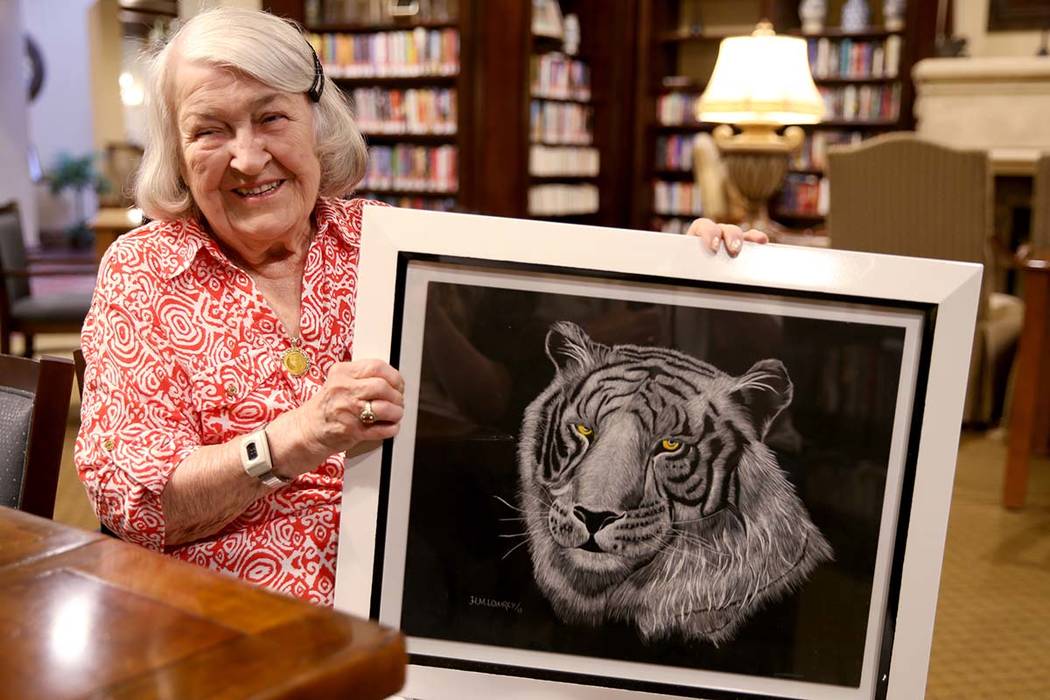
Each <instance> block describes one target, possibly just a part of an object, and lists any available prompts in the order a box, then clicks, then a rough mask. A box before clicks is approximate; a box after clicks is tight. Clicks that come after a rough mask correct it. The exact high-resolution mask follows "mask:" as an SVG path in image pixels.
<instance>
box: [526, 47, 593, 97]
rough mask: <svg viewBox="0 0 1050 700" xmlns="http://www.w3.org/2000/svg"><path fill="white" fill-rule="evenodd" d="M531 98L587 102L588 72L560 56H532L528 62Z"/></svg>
mask: <svg viewBox="0 0 1050 700" xmlns="http://www.w3.org/2000/svg"><path fill="white" fill-rule="evenodd" d="M530 73H531V85H532V95H533V97H550V98H554V99H562V100H584V101H585V100H589V99H591V69H590V68H589V67H588V66H587V64H586V63H584V62H583V61H577V60H575V59H572V58H569V57H568V56H566V55H564V54H560V53H545V54H539V55H536V56H532V58H531V63H530Z"/></svg>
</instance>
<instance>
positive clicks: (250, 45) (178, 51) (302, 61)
mask: <svg viewBox="0 0 1050 700" xmlns="http://www.w3.org/2000/svg"><path fill="white" fill-rule="evenodd" d="M173 57H177V58H176V59H175V60H180V59H181V60H186V61H194V62H199V63H207V64H210V65H213V66H220V67H223V68H229V69H233V70H236V71H239V72H240V73H243V74H245V75H247V76H250V77H251V78H254V79H255V80H258V81H259V82H261V83H263V84H264V85H266V86H268V87H271V88H273V89H275V90H279V91H281V92H288V93H306V91H307V90H309V89H310V86H311V85H312V84H313V82H314V72H315V71H314V56H313V53H312V50H311V48H310V44H309V42H308V41H307V39H306V36H305V35H304V34H303V33H302V32H301V31H300V29H299V28H298V26H297V25H295V24H294V23H293V22H290V21H287V20H283V19H280V18H278V17H275V16H273V15H271V14H269V13H266V12H261V11H256V10H243V9H235V8H216V9H212V10H206V11H204V12H202V13H200V14H198V15H196V16H195V17H193V18H192V19H190V20H189V21H188V22H186V24H185V25H183V26H182V27H181V28H180V29H179V30H178V31H177V32H176V33H175V34H174V35H173V36H172V37H171V38H170V39H169V40H168V41H167V42H166V43H165V44H164V45H163V46H162V47H161V48H160V50H159V51H157V52H156V53H155V54H154V56H153V57H152V59H150V62H149V66H148V78H147V82H146V99H145V103H146V143H145V153H144V154H143V157H142V166H141V168H140V169H139V173H138V177H137V178H136V182H135V199H136V201H137V203H138V206H139V207H141V208H142V210H143V211H144V212H145V213H146V215H147V216H149V217H150V218H152V219H178V218H185V217H191V216H196V215H197V208H196V205H195V204H194V202H193V197H192V196H191V195H190V191H189V188H188V187H187V186H186V184H185V183H184V182H183V180H182V176H181V174H180V163H181V162H182V155H181V150H180V145H179V133H178V129H177V127H176V124H175V111H176V109H175V105H174V104H172V97H173V95H174V90H173V86H172V78H173V75H174V64H175V60H173ZM322 80H323V81H324V85H323V92H322V94H321V100H320V101H319V102H317V103H316V104H314V103H311V104H312V107H313V110H314V126H315V133H316V143H315V153H316V155H317V159H318V160H319V161H320V163H321V183H320V188H319V189H320V192H319V194H321V195H324V196H333V197H337V196H341V195H344V194H346V193H347V192H349V191H350V190H352V189H353V188H354V186H355V185H356V184H357V183H358V182H359V181H360V180H361V178H362V177H363V176H364V173H365V167H366V163H367V160H368V151H367V150H366V148H365V141H364V138H363V137H362V136H361V132H360V131H358V129H357V126H356V125H355V123H354V119H353V113H352V111H351V109H350V102H349V100H347V98H346V96H345V95H344V94H343V93H342V92H340V91H339V90H338V89H337V88H336V86H335V85H334V84H333V83H332V82H331V81H330V80H329V79H328V78H327V76H325V77H323V78H322Z"/></svg>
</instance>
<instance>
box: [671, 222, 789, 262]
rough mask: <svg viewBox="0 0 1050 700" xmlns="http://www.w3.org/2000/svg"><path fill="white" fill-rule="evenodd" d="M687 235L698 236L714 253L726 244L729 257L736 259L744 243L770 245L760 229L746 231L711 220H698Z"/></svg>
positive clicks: (690, 227)
mask: <svg viewBox="0 0 1050 700" xmlns="http://www.w3.org/2000/svg"><path fill="white" fill-rule="evenodd" d="M686 235H689V236H696V237H697V238H699V239H700V240H702V241H703V244H704V247H705V248H707V249H708V250H710V251H711V252H712V253H717V252H718V249H719V248H720V247H721V246H722V244H723V243H724V244H725V248H726V252H727V253H729V257H731V258H735V257H736V256H737V255H739V253H740V251H741V250H742V249H743V247H744V241H750V242H751V243H769V236H767V235H766V234H764V233H762V232H761V231H759V230H758V229H754V228H753V229H749V230H747V231H745V230H744V229H742V228H740V227H739V226H734V225H733V224H716V223H715V222H714V221H711V219H697V220H696V221H694V222H693V223H692V224H690V226H689V230H688V231H686Z"/></svg>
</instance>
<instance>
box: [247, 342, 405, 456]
mask: <svg viewBox="0 0 1050 700" xmlns="http://www.w3.org/2000/svg"><path fill="white" fill-rule="evenodd" d="M404 391H405V381H404V379H402V378H401V374H400V373H399V372H398V371H397V370H396V369H394V368H393V367H391V366H390V365H389V364H387V363H386V362H383V361H382V360H354V361H353V362H337V363H335V364H334V365H332V368H331V369H330V370H329V371H328V376H327V377H326V378H325V382H324V386H322V387H321V388H320V389H319V390H318V391H317V393H316V394H314V396H313V397H312V398H310V399H309V400H308V401H307V402H306V403H304V404H303V405H302V406H300V407H299V408H297V409H295V410H293V411H289V412H288V413H286V414H284V415H283V416H281V417H279V418H277V420H275V421H274V422H273V423H271V424H270V425H271V429H268V430H267V433H268V434H269V435H270V440H271V443H272V442H273V441H274V438H275V437H276V433H278V431H279V432H280V433H281V434H282V435H286V434H287V433H286V432H285V431H286V430H288V429H289V428H290V429H291V431H292V432H293V433H294V434H295V435H297V437H298V440H296V441H295V442H298V443H300V444H299V445H297V447H298V449H295V448H293V449H292V452H296V453H299V452H300V451H301V453H302V454H303V456H304V457H306V461H307V462H309V463H308V464H302V465H301V466H300V465H296V466H299V469H297V470H296V471H297V472H299V473H302V472H305V471H309V470H311V469H313V468H315V467H316V466H317V464H319V463H320V462H321V461H323V460H324V459H326V458H327V457H329V456H330V455H333V454H336V453H338V452H343V451H346V450H349V449H352V448H353V447H355V446H356V445H357V444H358V443H361V442H369V441H377V440H385V439H387V438H391V437H394V436H395V435H397V432H398V430H399V429H400V427H401V418H402V416H403V415H404V407H405V396H404ZM366 401H370V402H371V407H372V412H373V413H375V415H376V420H375V422H374V423H372V424H370V425H369V424H366V423H364V422H363V421H362V420H361V413H362V412H363V411H364V409H365V402H366ZM278 423H282V424H284V423H290V424H291V425H277V424H278ZM271 447H272V445H271ZM289 456H290V455H289ZM274 461H275V466H279V467H280V468H281V472H282V473H286V472H288V471H290V470H289V469H288V467H289V466H291V465H285V464H279V461H281V460H278V459H275V460H274ZM294 461H296V462H298V461H300V460H294ZM289 476H290V474H289Z"/></svg>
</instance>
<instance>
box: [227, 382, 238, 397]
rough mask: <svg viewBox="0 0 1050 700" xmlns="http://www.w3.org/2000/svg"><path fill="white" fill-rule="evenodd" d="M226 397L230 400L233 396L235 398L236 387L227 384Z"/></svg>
mask: <svg viewBox="0 0 1050 700" xmlns="http://www.w3.org/2000/svg"><path fill="white" fill-rule="evenodd" d="M226 396H228V397H229V398H231V399H232V398H234V397H235V396H237V387H236V386H234V385H233V384H227V385H226Z"/></svg>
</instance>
